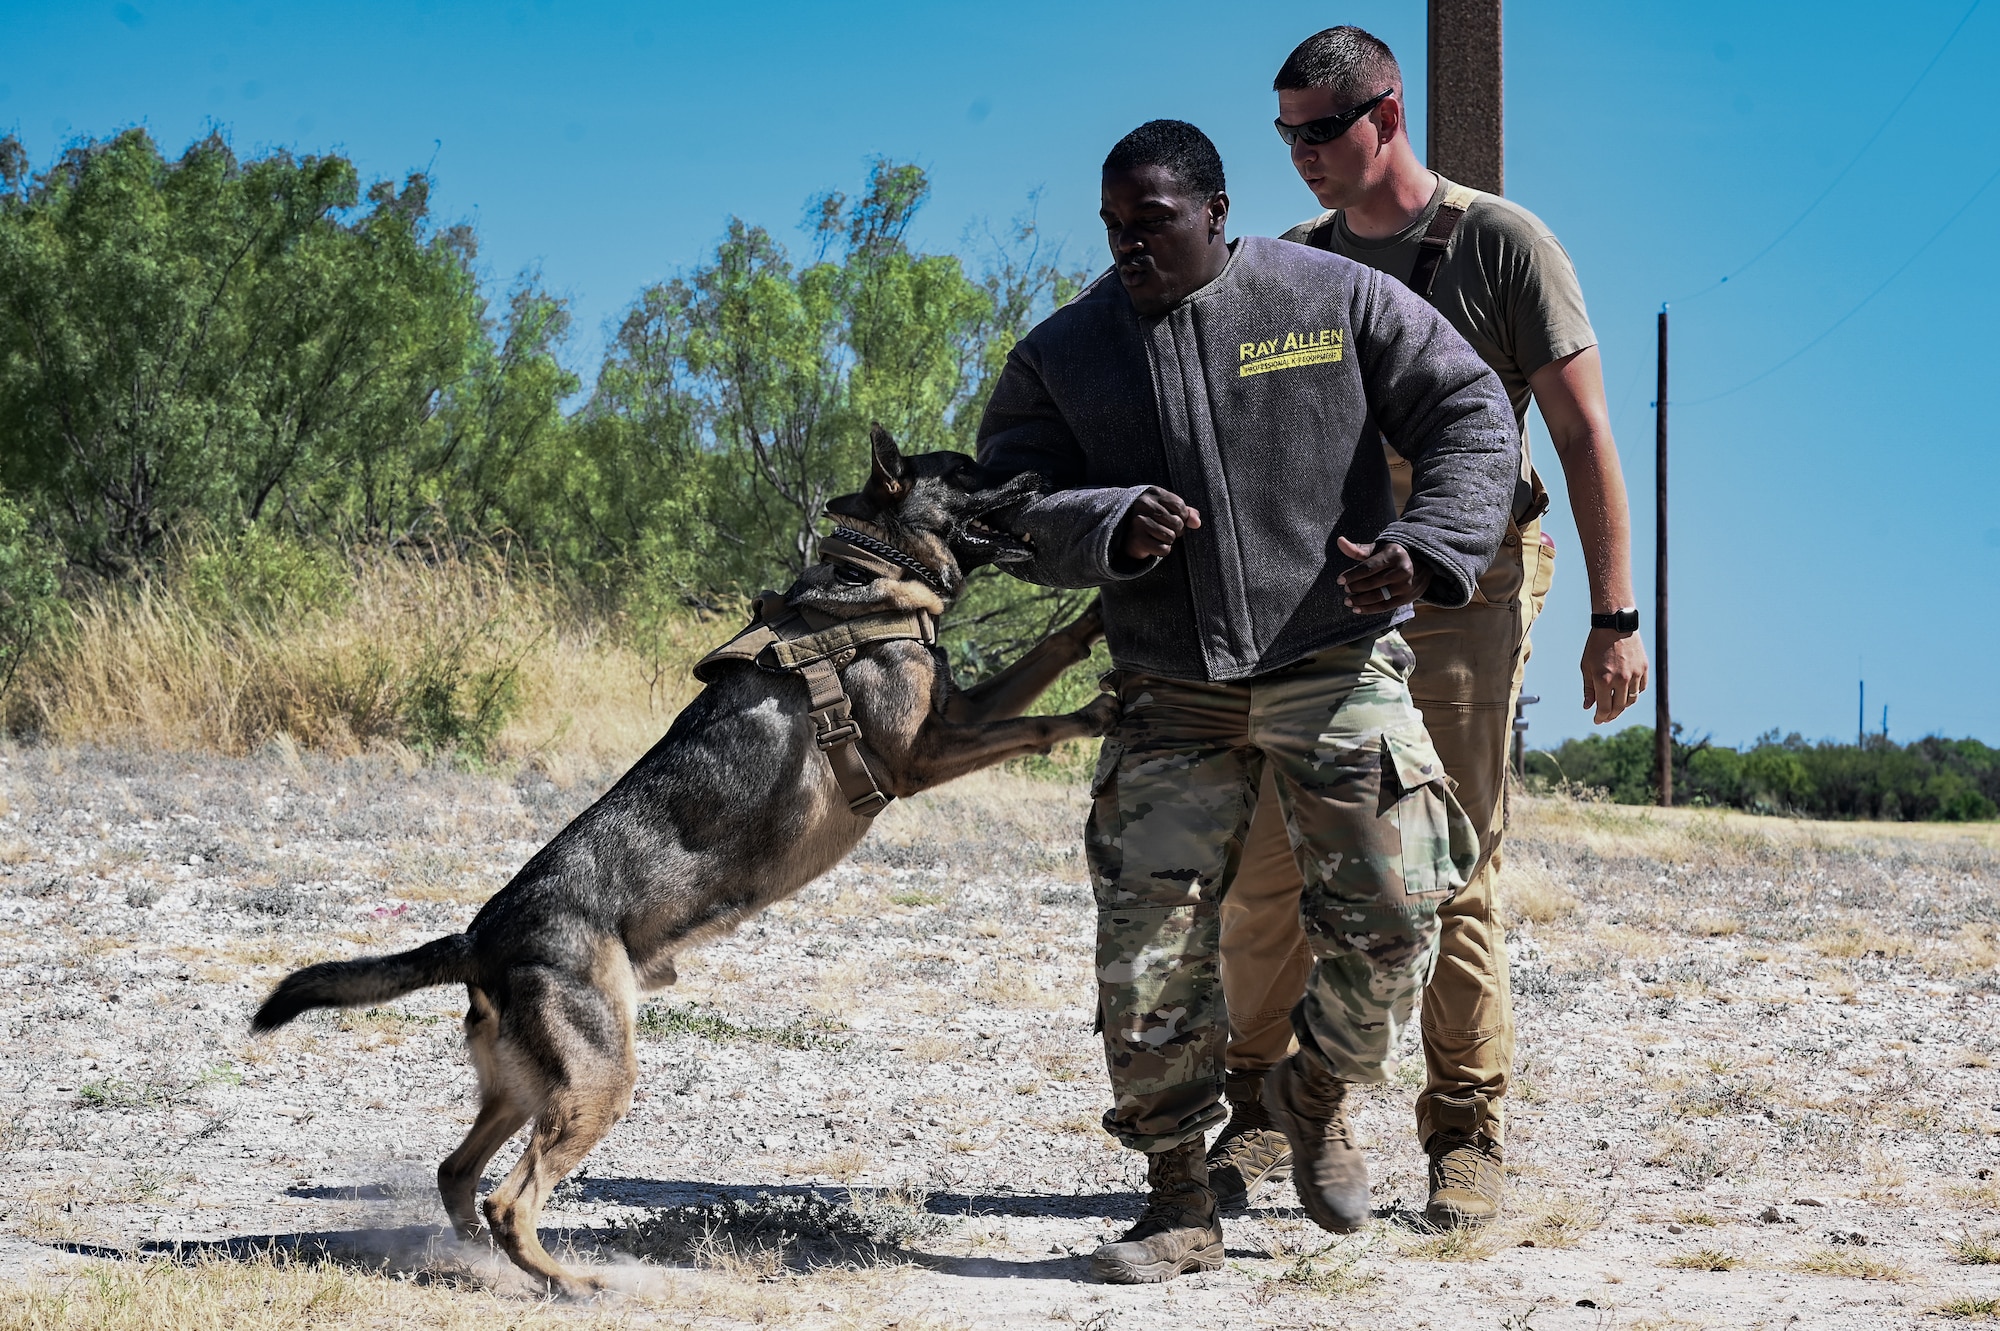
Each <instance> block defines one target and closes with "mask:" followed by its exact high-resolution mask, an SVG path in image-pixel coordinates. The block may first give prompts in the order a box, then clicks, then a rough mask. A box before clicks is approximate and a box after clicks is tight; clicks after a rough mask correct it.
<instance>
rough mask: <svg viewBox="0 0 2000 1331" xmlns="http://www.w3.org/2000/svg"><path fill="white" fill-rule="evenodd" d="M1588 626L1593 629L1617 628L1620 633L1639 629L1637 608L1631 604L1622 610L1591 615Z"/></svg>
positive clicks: (1634, 631)
mask: <svg viewBox="0 0 2000 1331" xmlns="http://www.w3.org/2000/svg"><path fill="white" fill-rule="evenodd" d="M1590 626H1591V627H1592V628H1594V629H1617V630H1618V631H1619V632H1620V633H1637V632H1638V631H1639V608H1638V607H1637V606H1632V607H1630V608H1628V609H1624V610H1613V611H1612V612H1611V613H1610V614H1607V615H1592V616H1591V617H1590Z"/></svg>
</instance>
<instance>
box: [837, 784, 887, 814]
mask: <svg viewBox="0 0 2000 1331" xmlns="http://www.w3.org/2000/svg"><path fill="white" fill-rule="evenodd" d="M888 807H889V797H888V796H887V795H884V794H883V793H882V792H881V791H879V790H871V791H869V792H868V793H867V794H866V795H863V796H862V797H861V798H860V799H858V800H849V801H848V802H847V811H848V812H849V813H855V814H859V815H860V816H861V817H863V818H873V817H874V816H875V815H876V814H878V813H880V812H882V810H884V809H886V808H888Z"/></svg>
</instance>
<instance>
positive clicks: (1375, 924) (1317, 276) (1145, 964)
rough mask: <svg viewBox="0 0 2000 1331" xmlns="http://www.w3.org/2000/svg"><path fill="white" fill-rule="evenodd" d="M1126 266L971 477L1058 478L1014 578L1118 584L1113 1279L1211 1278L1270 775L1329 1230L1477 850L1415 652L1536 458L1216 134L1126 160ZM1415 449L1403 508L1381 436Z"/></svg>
mask: <svg viewBox="0 0 2000 1331" xmlns="http://www.w3.org/2000/svg"><path fill="white" fill-rule="evenodd" d="M1100 201H1101V207H1100V217H1101V218H1102V220H1103V222H1104V229H1105V239H1106V240H1107V241H1108V242H1109V245H1110V249H1111V258H1112V260H1113V266H1112V268H1111V269H1110V270H1109V271H1107V272H1106V273H1104V274H1103V275H1102V276H1100V277H1099V278H1098V279H1097V280H1096V281H1095V282H1094V283H1092V284H1091V285H1090V286H1089V287H1087V288H1086V289H1085V290H1084V291H1083V292H1082V293H1081V294H1080V295H1078V296H1077V297H1076V299H1074V300H1072V301H1071V302H1069V303H1068V304H1067V305H1065V306H1064V307H1063V308H1062V309H1060V310H1058V311H1056V313H1054V314H1052V315H1050V316H1049V317H1048V318H1047V319H1045V320H1043V321H1042V323H1041V324H1039V325H1038V326H1037V327H1035V328H1034V329H1033V330H1031V331H1030V332H1029V333H1028V335H1027V336H1026V337H1024V338H1023V339H1022V340H1021V341H1020V343H1019V344H1018V345H1016V346H1015V347H1014V349H1013V350H1012V351H1011V352H1010V353H1009V354H1008V357H1007V363H1006V365H1005V367H1004V368H1003V370H1002V372H1001V375H1000V378H999V382H998V383H997V384H996V386H995V388H994V391H993V396H992V398H991V400H990V401H989V403H988V405H987V408H986V413H985V416H984V417H983V418H982V420H981V421H980V425H979V458H980V461H981V463H982V464H984V465H985V466H986V467H987V468H988V469H989V470H990V471H992V472H994V473H996V474H997V475H1000V476H1013V475H1017V474H1020V473H1022V472H1034V473H1037V474H1039V475H1040V476H1042V477H1043V478H1044V479H1045V480H1046V481H1047V482H1048V484H1049V486H1050V487H1051V490H1050V493H1048V494H1047V495H1046V496H1044V497H1042V498H1039V499H1036V500H1033V501H1031V502H1030V503H1028V504H1027V505H1025V506H1023V508H1022V509H1021V510H1019V511H1017V512H1016V513H1014V514H1012V515H1010V517H1009V522H1010V525H1012V526H1013V527H1014V528H1015V529H1016V530H1019V531H1022V532H1024V533H1025V534H1026V535H1027V536H1028V537H1029V538H1031V540H1032V542H1033V553H1032V555H1031V556H1030V557H1029V559H1028V561H1027V562H1022V563H1010V564H1008V565H1006V567H1007V569H1008V570H1009V571H1011V572H1015V573H1017V574H1019V575H1020V576H1022V577H1024V578H1027V579H1029V580H1031V581H1035V582H1040V583H1044V584H1048V585H1054V586H1062V587H1086V586H1098V587H1102V588H1103V589H1104V628H1105V638H1106V640H1107V642H1108V643H1109V644H1110V647H1111V659H1112V661H1113V663H1114V664H1115V665H1116V666H1117V668H1118V674H1119V688H1118V692H1119V700H1120V704H1121V707H1120V719H1119V723H1118V726H1117V728H1116V729H1115V730H1114V731H1113V732H1112V733H1111V734H1110V735H1108V736H1107V737H1106V738H1105V741H1104V747H1103V751H1102V753H1101V755H1100V756H1099V760H1098V768H1097V775H1096V778H1095V780H1094V781H1093V782H1092V784H1091V795H1092V804H1091V812H1090V822H1089V825H1088V827H1087V829H1086V830H1085V833H1084V837H1085V847H1086V851H1087V854H1088V859H1089V864H1090V873H1091V880H1092V884H1093V887H1094V888H1095V891H1096V896H1097V957H1096V961H1097V965H1096V971H1097V981H1098V994H1097V1012H1098V1022H1099V1028H1100V1031H1101V1033H1102V1035H1103V1038H1104V1052H1105V1062H1106V1066H1107V1069H1108V1071H1109V1073H1110V1077H1111V1087H1112V1106H1111V1109H1110V1111H1109V1112H1107V1113H1106V1114H1105V1116H1104V1126H1105V1128H1106V1129H1107V1130H1109V1131H1110V1132H1111V1133H1112V1134H1114V1135H1115V1136H1116V1137H1117V1138H1118V1139H1119V1141H1120V1142H1122V1143H1123V1144H1124V1145H1126V1146H1128V1147H1130V1148H1131V1149H1133V1150H1137V1151H1144V1152H1146V1153H1147V1170H1146V1175H1147V1184H1148V1188H1149V1194H1150V1195H1149V1197H1148V1200H1147V1205H1146V1209H1145V1211H1144V1213H1143V1214H1142V1215H1141V1216H1140V1218H1139V1221H1138V1223H1137V1224H1135V1225H1134V1226H1133V1227H1132V1228H1131V1230H1129V1231H1128V1232H1127V1233H1126V1234H1125V1235H1124V1236H1123V1237H1122V1238H1120V1239H1119V1240H1117V1241H1116V1242H1113V1243H1109V1244H1106V1245H1105V1246H1104V1247H1102V1248H1100V1249H1099V1250H1098V1251H1097V1252H1096V1253H1095V1254H1094V1255H1093V1257H1092V1262H1091V1265H1092V1269H1093V1271H1095V1272H1096V1274H1097V1275H1098V1276H1099V1278H1101V1279H1104V1280H1109V1281H1117V1282H1141V1281H1157V1280H1166V1279H1170V1278H1172V1277H1173V1276H1176V1275H1179V1274H1181V1273H1183V1272H1186V1271H1195V1270H1209V1269H1213V1268H1215V1267H1217V1266H1220V1265H1221V1264H1222V1259H1223V1248H1222V1230H1221V1225H1220V1222H1219V1220H1218V1219H1217V1209H1216V1199H1215V1196H1214V1194H1213V1193H1212V1192H1210V1191H1209V1188H1208V1175H1207V1168H1206V1165H1205V1164H1204V1152H1203V1149H1202V1148H1203V1145H1204V1140H1205V1134H1206V1133H1207V1131H1208V1129H1209V1128H1211V1127H1213V1126H1215V1125H1216V1124H1217V1123H1219V1122H1221V1121H1222V1119H1223V1117H1224V1111H1223V1109H1222V1105H1221V1100H1222V1072H1223V1066H1222V1055H1223V1046H1224V1043H1225V1040H1226V1035H1227V1031H1226V1025H1227V1022H1226V1017H1225V1014H1224V1011H1223V1007H1222V995H1221V991H1220V981H1219V977H1218V975H1217V970H1216V958H1217V929H1218V916H1217V907H1218V904H1219V903H1222V902H1226V901H1227V900H1228V893H1229V890H1230V884H1231V881H1232V880H1233V878H1234V877H1235V873H1236V867H1237V863H1238V857H1239V851H1240V849H1241V847H1242V844H1243V836H1244V833H1245V831H1246V829H1247V828H1248V826H1249V823H1250V817H1251V812H1252V808H1253V806H1254V805H1256V804H1257V802H1258V796H1257V791H1258V787H1259V782H1260V781H1261V780H1265V779H1267V778H1268V779H1270V780H1271V781H1272V788H1273V790H1274V791H1275V793H1274V795H1273V796H1272V797H1271V800H1270V803H1271V804H1272V805H1274V806H1275V805H1278V804H1282V805H1283V807H1284V816H1285V821H1286V822H1287V823H1289V824H1290V825H1291V826H1292V827H1293V829H1294V831H1295V834H1296V836H1297V838H1298V844H1299V856H1300V861H1301V863H1302V864H1303V865H1305V866H1306V868H1305V873H1306V878H1307V882H1306V885H1305V887H1304V889H1303V895H1302V896H1295V897H1294V898H1293V909H1294V911H1295V913H1296V912H1299V911H1301V910H1302V911H1303V914H1304V917H1305V927H1306V929H1307V931H1308V932H1309V933H1310V935H1311V937H1312V940H1313V952H1314V955H1315V957H1316V958H1317V962H1316V965H1315V966H1314V967H1313V968H1312V970H1311V971H1310V972H1309V973H1308V974H1306V975H1305V976H1303V978H1302V983H1301V986H1300V995H1303V997H1300V996H1299V995H1295V996H1294V997H1295V998H1299V1001H1298V1004H1297V1013H1296V1016H1295V1018H1294V1020H1295V1022H1296V1024H1297V1027H1298V1032H1299V1042H1300V1046H1301V1048H1300V1050H1299V1053H1298V1054H1297V1055H1296V1056H1294V1057H1293V1058H1291V1059H1288V1060H1286V1061H1285V1062H1283V1063H1281V1064H1279V1065H1278V1066H1277V1067H1276V1068H1274V1069H1273V1071H1272V1073H1271V1084H1270V1090H1269V1103H1270V1104H1271V1105H1272V1107H1273V1108H1274V1109H1275V1110H1276V1111H1277V1112H1278V1113H1279V1115H1280V1116H1281V1118H1282V1119H1283V1120H1284V1121H1285V1122H1286V1124H1287V1125H1288V1127H1289V1130H1290V1131H1291V1132H1292V1133H1293V1134H1294V1135H1295V1136H1296V1138H1297V1139H1298V1147H1297V1152H1296V1155H1297V1163H1296V1167H1295V1171H1294V1181H1295V1182H1296V1184H1297V1186H1298V1192H1299V1197H1300V1199H1301V1201H1302V1202H1303V1203H1304V1204H1305V1206H1306V1209H1307V1211H1308V1212H1309V1213H1310V1214H1311V1215H1312V1217H1313V1219H1314V1220H1316V1221H1317V1222H1319V1223H1320V1224H1321V1225H1323V1226H1325V1227H1326V1228H1328V1229H1330V1230H1334V1231H1337V1232H1349V1231H1352V1230H1355V1229H1358V1228H1360V1227H1361V1226H1362V1225H1363V1224H1365V1223H1366V1221H1367V1219H1368V1215H1369V1193H1368V1174H1367V1169H1366V1166H1365V1163H1364V1161H1363V1159H1362V1152H1361V1151H1360V1150H1359V1149H1358V1147H1357V1146H1356V1144H1355V1142H1354V1139H1353V1134H1352V1133H1351V1132H1350V1131H1349V1130H1348V1124H1347V1116H1346V1098H1347V1092H1348V1088H1349V1087H1350V1086H1352V1085H1354V1084H1356V1083H1366V1082H1379V1081H1381V1080H1382V1078H1383V1076H1384V1071H1383V1070H1384V1065H1385V1064H1386V1062H1387V1061H1388V1059H1389V1057H1390V1054H1391V1052H1392V1051H1393V1049H1394V1048H1395V1045H1396V1041H1397V1037H1398V1035H1399V1033H1400V1032H1401V1030H1402V1028H1403V1026H1404V1025H1405V1024H1406V1023H1407V1022H1408V1020H1409V1017H1410V1013H1411V1011H1412V1010H1413V1008H1414V1006H1415V1003H1416V999H1417V994H1418V992H1419V990H1420V989H1421V988H1422V987H1423V984H1424V982H1425V980H1426V979H1427V978H1428V976H1429V975H1430V972H1431V966H1432V961H1433V957H1434V949H1435V940H1436V936H1437V913H1438V909H1439V906H1440V905H1441V904H1442V903H1443V902H1444V901H1446V900H1448V899H1449V898H1450V896H1451V894H1452V892H1453V891H1455V890H1457V888H1458V887H1459V886H1460V884H1461V883H1462V882H1463V881H1464V878H1465V875H1467V874H1469V873H1470V872H1471V869H1472V866H1473V864H1474V862H1475V861H1476V860H1477V858H1478V849H1479V847H1478V835H1477V832H1476V831H1475V829H1474V828H1473V826H1472V824H1471V822H1470V821H1469V820H1468V819H1467V818H1466V816H1465V814H1464V812H1463V811H1462V810H1460V809H1459V807H1458V805H1457V803H1456V802H1455V801H1454V800H1453V798H1452V796H1451V794H1450V792H1449V791H1448V790H1447V789H1446V786H1445V781H1444V773H1443V769H1442V766H1441V764H1440V763H1439V761H1438V759H1437V755H1436V753H1435V752H1434V751H1433V750H1432V748H1431V745H1430V741H1429V739H1428V738H1427V737H1426V736H1425V734H1424V729H1423V723H1422V721H1421V720H1420V719H1419V718H1418V716H1417V713H1416V710H1415V708H1414V707H1413V706H1412V704H1411V702H1410V695H1409V690H1408V688H1407V685H1406V682H1405V680H1406V676H1407V674H1408V671H1409V668H1410V653H1409V649H1408V648H1407V647H1405V646H1404V645H1403V641H1402V639H1401V638H1399V637H1398V636H1397V634H1396V627H1397V625H1399V624H1401V623H1402V622H1404V621H1405V620H1407V619H1408V618H1409V615H1410V610H1409V607H1410V605H1411V603H1412V602H1414V601H1416V600H1417V599H1418V598H1420V597H1423V598H1428V599H1430V600H1433V601H1436V602H1438V603H1440V604H1444V605H1457V604H1463V603H1464V602H1465V600H1466V599H1467V598H1469V597H1470V596H1471V595H1472V593H1473V589H1474V587H1475V585H1476V584H1477V581H1478V578H1479V575H1480V574H1481V572H1483V571H1484V570H1485V568H1486V565H1487V564H1488V562H1489V561H1491V559H1492V558H1493V554H1494V551H1495V550H1496V549H1497V548H1498V546H1499V541H1500V538H1501V535H1502V533H1503V531H1504V530H1505V528H1506V525H1507V515H1508V510H1509V507H1510V505H1511V503H1512V500H1513V492H1514V478H1515V476H1516V475H1517V474H1518V472H1519V470H1520V444H1519V438H1518V433H1517V430H1516V427H1515V424H1514V420H1513V416H1512V414H1511V413H1510V411H1509V410H1508V406H1507V400H1506V395H1505V393H1504V392H1503V391H1502V389H1501V387H1500V382H1499V380H1498V379H1497V378H1495V377H1494V374H1493V372H1492V371H1491V370H1489V369H1488V368H1487V367H1486V366H1485V365H1484V364H1483V363H1482V362H1481V361H1480V359H1479V357H1478V356H1477V355H1476V354H1475V353H1474V352H1473V350H1472V348H1471V347H1469V346H1467V345H1466V344H1465V340H1464V339H1463V338H1462V337H1460V336H1459V335H1458V334H1457V333H1455V332H1453V331H1452V329H1451V326H1450V325H1449V324H1448V323H1447V322H1446V321H1445V320H1444V319H1443V318H1442V317H1440V316H1439V315H1438V313H1437V311H1435V310H1434V309H1432V308H1431V307H1430V306H1429V305H1426V304H1425V303H1424V302H1423V301H1421V300H1419V299H1418V298H1417V297H1416V296H1415V295H1413V294H1412V293H1411V292H1410V291H1409V290H1408V289H1407V288H1405V287H1404V286H1403V285H1402V284H1401V283H1400V282H1397V281H1396V280H1395V279H1393V278H1390V277H1387V276H1385V275H1383V274H1380V273H1377V272H1375V271H1374V270H1372V269H1370V268H1367V267H1364V266H1363V265H1361V264H1357V263H1352V262H1350V261H1348V260H1346V259H1342V258H1338V257H1336V256H1334V255H1330V254H1321V253H1316V252H1314V251H1312V250H1310V249H1306V248H1304V247H1302V246H1298V245H1291V244H1287V243H1286V242H1284V241H1281V240H1271V239H1266V238H1263V237H1258V236H1247V237H1242V238H1239V239H1237V240H1234V241H1232V240H1230V239H1229V238H1228V237H1227V236H1226V235H1225V224H1226V222H1227V220H1228V216H1229V195H1228V194H1227V193H1226V192H1225V191H1224V187H1223V173H1222V159H1221V158H1220V157H1219V156H1218V155H1217V154H1216V151H1215V145H1214V144H1212V143H1211V142H1209V140H1208V137H1207V136H1206V135H1205V134H1203V133H1202V132H1201V131H1200V130H1198V129H1196V128H1195V127H1194V126H1193V125H1189V124H1187V123H1185V122H1183V121H1178V120H1156V121H1151V122H1149V123H1147V124H1145V125H1141V126H1140V127H1139V128H1138V129H1136V130H1134V131H1132V133H1131V134H1129V135H1127V136H1126V137H1125V138H1124V139H1122V140H1120V141H1119V142H1118V144H1117V145H1116V146H1115V147H1114V148H1113V149H1112V150H1111V153H1110V155H1109V156H1108V157H1107V158H1106V159H1105V162H1104V170H1103V176H1102V180H1101V193H1100ZM1385 437H1386V438H1388V439H1389V440H1391V441H1393V443H1394V446H1395V448H1396V449H1397V450H1398V452H1399V454H1400V455H1401V456H1403V457H1407V458H1408V459H1410V477H1411V480H1410V486H1409V498H1408V501H1407V502H1406V503H1405V504H1404V506H1403V509H1402V513H1401V516H1400V517H1396V516H1395V513H1394V494H1393V492H1392V489H1391V486H1390V483H1389V469H1388V466H1387V464H1386V462H1385V460H1384V457H1383V453H1382V447H1381V440H1382V439H1383V438H1385Z"/></svg>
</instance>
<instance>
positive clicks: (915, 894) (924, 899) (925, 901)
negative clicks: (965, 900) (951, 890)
mask: <svg viewBox="0 0 2000 1331" xmlns="http://www.w3.org/2000/svg"><path fill="white" fill-rule="evenodd" d="M889 900H890V901H891V902H892V903H894V904H895V905H898V906H936V905H938V904H940V903H942V902H943V901H944V893H942V892H923V891H918V890H916V889H911V890H910V891H907V892H891V893H890V894H889Z"/></svg>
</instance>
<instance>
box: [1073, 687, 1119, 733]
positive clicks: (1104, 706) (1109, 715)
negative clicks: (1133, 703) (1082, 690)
mask: <svg viewBox="0 0 2000 1331" xmlns="http://www.w3.org/2000/svg"><path fill="white" fill-rule="evenodd" d="M1120 712H1121V709H1120V708H1119V706H1118V695H1117V694H1115V693H1100V694H1098V695H1097V696H1096V697H1095V698H1092V699H1091V700H1090V705H1089V706H1087V707H1082V708H1079V709H1078V710H1077V713H1076V718H1077V720H1079V721H1081V722H1083V723H1084V725H1086V726H1088V727H1090V733H1091V734H1093V735H1108V734H1110V733H1111V732H1112V731H1114V730H1116V729H1117V728H1118V718H1119V715H1120Z"/></svg>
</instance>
